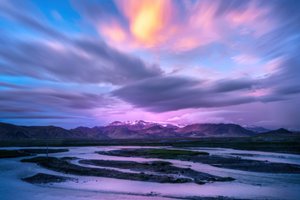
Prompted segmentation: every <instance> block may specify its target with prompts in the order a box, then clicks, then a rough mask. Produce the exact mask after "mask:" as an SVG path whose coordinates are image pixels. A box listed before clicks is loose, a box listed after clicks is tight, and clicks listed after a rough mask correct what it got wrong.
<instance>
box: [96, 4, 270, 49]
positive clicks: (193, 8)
mask: <svg viewBox="0 0 300 200" xmlns="http://www.w3.org/2000/svg"><path fill="white" fill-rule="evenodd" d="M115 2H116V5H117V7H118V9H119V11H120V13H121V15H122V16H123V18H124V19H125V20H126V21H127V22H128V24H126V25H121V22H118V19H113V20H112V23H109V24H107V23H106V24H101V23H100V28H99V29H98V30H99V32H100V34H101V35H103V36H104V37H105V38H106V39H107V40H108V41H109V42H110V43H112V44H114V45H115V44H116V43H117V44H118V46H122V47H125V48H130V49H153V50H157V49H159V50H161V49H163V50H167V51H173V52H174V51H175V52H184V51H189V50H192V49H195V48H197V47H200V46H204V45H207V44H210V43H212V42H215V41H218V42H228V41H227V40H228V38H230V37H231V38H235V37H236V35H245V34H250V35H252V36H254V37H258V36H261V35H263V34H265V33H267V32H269V31H270V30H272V29H273V28H274V26H275V23H274V21H273V20H272V19H270V17H268V16H269V14H270V13H271V9H270V8H267V7H263V6H258V5H257V4H256V3H255V2H254V3H252V2H250V3H249V5H247V6H246V7H245V8H244V9H236V8H235V9H234V8H232V9H230V10H228V11H226V12H224V13H221V14H220V13H218V10H219V8H220V2H218V1H197V2H196V3H185V4H183V5H184V6H183V7H182V8H179V7H178V5H177V4H176V2H175V1H170V0H164V1H161V0H139V1H136V0H128V1H120V0H116V1H115ZM179 12H184V13H185V14H184V15H181V16H182V17H181V18H179V17H178V16H179V14H178V13H179Z"/></svg>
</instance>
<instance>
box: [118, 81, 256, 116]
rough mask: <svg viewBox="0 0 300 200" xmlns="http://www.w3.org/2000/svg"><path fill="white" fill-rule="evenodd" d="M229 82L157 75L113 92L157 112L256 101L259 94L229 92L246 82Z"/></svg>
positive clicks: (243, 86) (130, 101)
mask: <svg viewBox="0 0 300 200" xmlns="http://www.w3.org/2000/svg"><path fill="white" fill-rule="evenodd" d="M226 84H227V86H226V87H220V86H210V85H207V84H206V83H205V82H201V81H200V82H199V81H196V80H192V79H190V78H186V77H172V76H171V77H155V78H150V79H146V80H143V81H140V82H137V83H135V84H131V85H127V86H124V87H122V88H120V89H117V90H115V91H113V92H112V95H114V96H116V97H119V98H121V99H122V100H124V101H127V102H129V103H131V104H133V105H135V106H137V107H142V108H145V109H148V110H150V111H154V112H164V111H174V110H180V109H187V108H209V107H223V106H230V105H238V104H244V103H249V102H253V101H255V97H253V96H250V95H248V94H247V93H245V94H243V93H239V94H235V93H229V92H228V91H231V92H234V91H237V90H240V89H242V88H245V83H243V82H242V84H241V86H238V85H239V84H238V82H237V81H232V82H230V81H227V83H226ZM246 88H248V83H247V84H246ZM226 92H228V93H226Z"/></svg>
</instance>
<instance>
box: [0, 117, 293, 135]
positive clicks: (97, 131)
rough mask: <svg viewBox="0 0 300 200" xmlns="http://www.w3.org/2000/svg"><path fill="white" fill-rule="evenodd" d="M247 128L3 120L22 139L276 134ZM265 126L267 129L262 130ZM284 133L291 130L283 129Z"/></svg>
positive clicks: (5, 130)
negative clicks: (69, 124)
mask: <svg viewBox="0 0 300 200" xmlns="http://www.w3.org/2000/svg"><path fill="white" fill-rule="evenodd" d="M258 129H259V130H260V131H255V129H253V127H252V128H247V127H246V128H245V127H242V126H240V125H237V124H190V125H186V126H176V125H172V124H160V123H154V122H146V121H143V120H138V121H134V122H130V121H128V122H120V121H115V122H112V123H111V124H109V125H107V126H95V127H92V128H89V127H82V126H80V127H77V128H74V129H70V130H67V129H64V128H61V127H56V126H18V125H13V124H8V123H0V140H18V139H96V140H109V139H144V138H145V139H147V138H148V139H156V138H157V139H159V138H202V137H248V136H256V135H261V134H269V135H270V134H271V135H273V134H276V133H277V132H278V131H276V130H275V131H268V130H267V129H263V128H258ZM261 130H267V131H266V132H263V133H261ZM279 132H280V134H290V133H292V132H290V131H288V130H286V129H279Z"/></svg>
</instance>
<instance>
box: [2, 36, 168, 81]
mask: <svg viewBox="0 0 300 200" xmlns="http://www.w3.org/2000/svg"><path fill="white" fill-rule="evenodd" d="M0 57H1V58H2V60H3V61H4V64H2V67H1V69H0V73H4V74H13V75H23V76H29V77H34V78H38V79H48V80H54V81H69V82H79V83H111V84H116V85H120V84H125V83H130V82H132V81H135V80H141V79H144V78H149V77H154V76H157V75H160V74H162V73H163V72H162V70H161V69H160V68H159V67H158V66H156V65H149V64H146V63H144V61H142V60H141V59H139V58H135V57H134V56H131V55H127V54H125V53H122V52H120V51H118V50H115V49H113V48H111V47H109V46H107V45H106V44H105V43H104V42H102V41H99V40H94V39H75V40H73V41H72V43H70V44H68V43H67V44H63V43H60V42H57V41H54V42H52V41H51V40H50V41H49V42H48V41H47V40H46V41H43V40H42V41H18V40H17V41H6V45H4V46H2V47H0ZM2 63H3V62H2Z"/></svg>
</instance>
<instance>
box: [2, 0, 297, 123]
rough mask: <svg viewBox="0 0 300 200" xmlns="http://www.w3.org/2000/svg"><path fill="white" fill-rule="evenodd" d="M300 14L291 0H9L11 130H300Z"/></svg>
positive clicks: (6, 62) (6, 107) (5, 22)
mask: <svg viewBox="0 0 300 200" xmlns="http://www.w3.org/2000/svg"><path fill="white" fill-rule="evenodd" d="M16 2H17V3H16ZM19 4H20V5H19ZM16 5H18V6H16ZM299 7H300V6H299V3H298V2H296V1H290V0H287V1H276V0H269V1H258V0H253V1H250V0H249V1H248V0H246V1H235V0H228V1H227V0H226V1H221V0H214V1H209V0H201V1H200V0H199V1H198V0H184V1H178V0H115V1H45V3H44V1H36V0H32V1H18V0H17V1H8V0H4V1H1V2H0V25H1V27H2V28H1V31H0V36H1V38H0V41H1V45H0V90H1V93H0V112H1V115H0V117H1V121H3V122H8V123H16V124H32V125H35V124H39V125H48V124H54V125H59V126H63V127H75V126H78V125H86V126H96V125H104V124H107V123H109V122H111V121H115V120H119V121H127V120H140V119H143V120H146V121H157V122H158V121H159V122H169V123H174V124H188V123H196V122H199V123H201V122H214V123H220V122H224V123H237V124H241V125H257V126H265V127H270V128H277V127H287V128H292V129H299V128H300V124H299V120H298V119H299V118H300V114H299V113H300V110H299V106H298V105H299V102H300V101H299V100H300V93H299V92H300V89H299V88H300V81H299V77H300V59H299V58H300V56H299V52H300V48H299V43H300V36H299V32H300V28H299V21H300V20H299V19H300V14H299ZM269 113H272V115H271V114H269Z"/></svg>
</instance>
